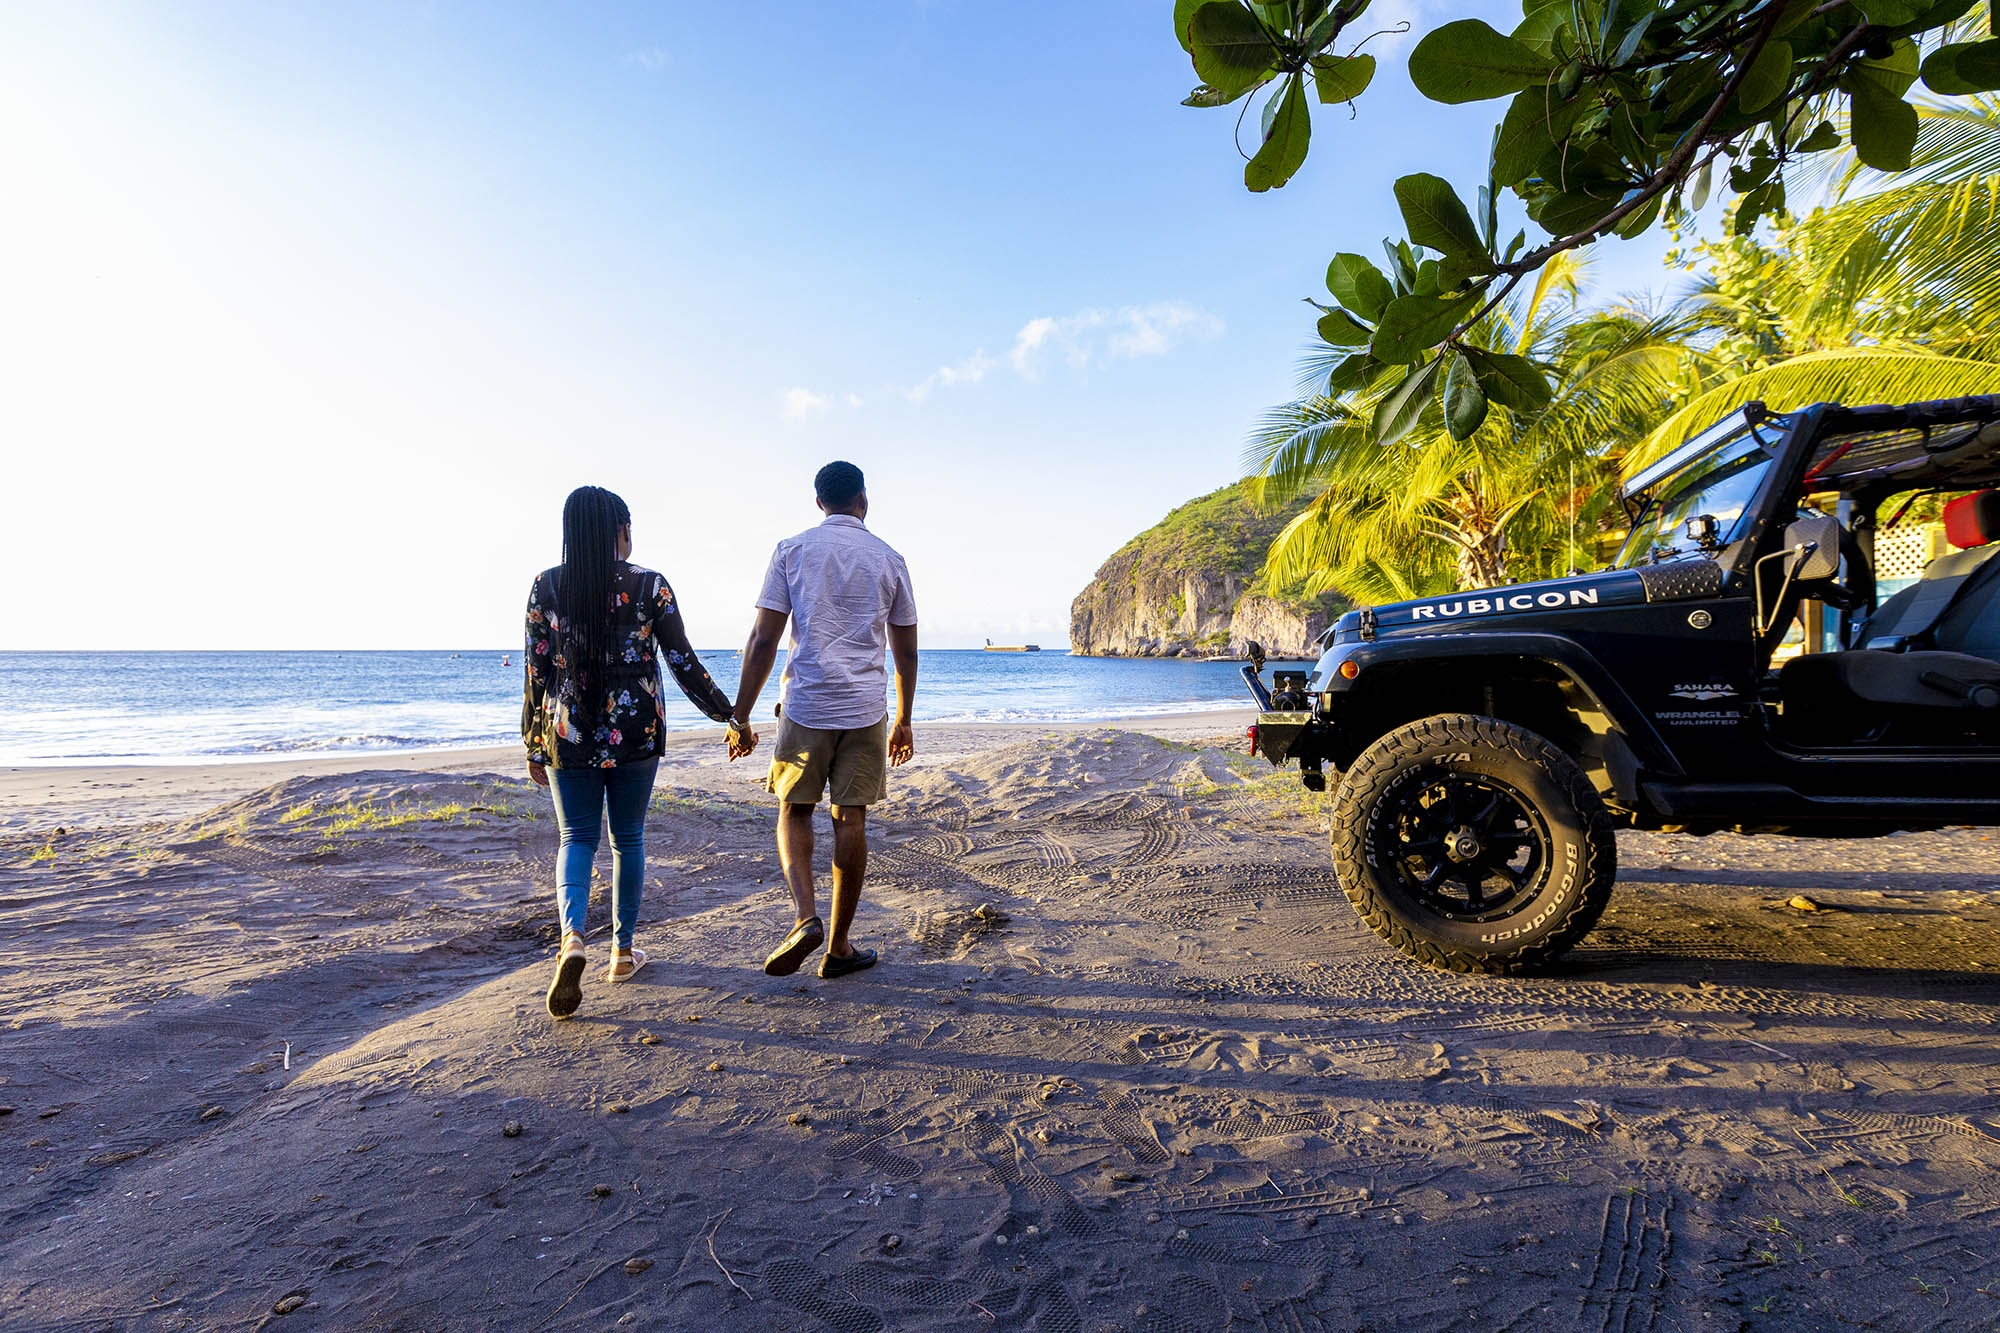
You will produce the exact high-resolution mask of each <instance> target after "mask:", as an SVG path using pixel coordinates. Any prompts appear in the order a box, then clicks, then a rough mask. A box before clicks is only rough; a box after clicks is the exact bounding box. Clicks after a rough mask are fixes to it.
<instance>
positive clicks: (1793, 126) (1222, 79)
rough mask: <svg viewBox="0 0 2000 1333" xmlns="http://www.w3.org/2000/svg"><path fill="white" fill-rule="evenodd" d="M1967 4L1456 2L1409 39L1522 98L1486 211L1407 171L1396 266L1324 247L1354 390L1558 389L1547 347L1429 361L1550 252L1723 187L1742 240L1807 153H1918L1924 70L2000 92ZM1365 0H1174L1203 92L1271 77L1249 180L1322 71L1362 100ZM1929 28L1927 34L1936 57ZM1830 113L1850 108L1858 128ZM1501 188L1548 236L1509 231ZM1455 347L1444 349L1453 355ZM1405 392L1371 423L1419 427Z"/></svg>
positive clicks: (1438, 91) (1205, 100) (1501, 92)
mask: <svg viewBox="0 0 2000 1333" xmlns="http://www.w3.org/2000/svg"><path fill="white" fill-rule="evenodd" d="M1973 4H1974V0H1845V3H1841V0H1832V2H1831V3H1820V2H1819V0H1564V2H1563V3H1551V2H1550V0H1525V3H1524V7H1523V15H1522V20H1521V22H1520V23H1519V24H1517V25H1516V26H1515V27H1514V29H1513V30H1512V31H1511V32H1501V31H1499V30H1497V29H1496V28H1494V27H1492V26H1490V25H1489V24H1488V23H1486V22H1485V21H1483V20H1481V19H1476V18H1458V19H1454V20H1452V21H1450V22H1446V23H1444V24H1442V25H1440V26H1439V27H1437V28H1435V29H1434V30H1432V31H1430V32H1428V33H1426V34H1425V35H1424V36H1423V37H1422V39H1421V40H1419V41H1418V42H1417V44H1416V46H1415V47H1414V48H1413V49H1412V51H1411V53H1410V57H1409V74H1410V78H1411V80H1412V82H1413V83H1414V84H1415V85H1416V87H1417V89H1418V90H1419V91H1420V92H1422V93H1423V94H1424V95H1425V96H1427V97H1430V98H1432V99H1433V100H1435V101H1439V102H1446V103H1467V102H1476V101H1485V100H1491V99H1499V98H1509V99H1511V100H1510V101H1509V102H1508V104H1507V106H1506V109H1505V110H1504V112H1501V113H1500V115H1499V125H1498V127H1497V129H1496V131H1495V133H1494V137H1493V148H1492V155H1491V159H1490V163H1489V170H1488V178H1487V181H1486V183H1485V185H1484V186H1483V187H1482V188H1481V189H1480V191H1479V195H1480V198H1479V205H1478V208H1477V209H1476V210H1475V209H1472V208H1468V207H1467V205H1466V203H1465V201H1464V199H1463V198H1462V197H1461V196H1460V195H1459V194H1458V193H1457V191H1455V190H1454V189H1453V188H1452V186H1451V185H1450V184H1449V183H1448V182H1446V181H1444V180H1442V179H1440V178H1439V177H1437V176H1435V175H1431V174H1429V173H1425V172H1415V173H1412V174H1410V175H1407V176H1405V177H1403V178H1402V179H1401V180H1399V181H1397V182H1396V185H1395V192H1396V199H1397V202H1398V204H1399V205H1400V206H1401V209H1402V215H1403V221H1404V225H1405V227H1406V229H1407V232H1408V239H1407V240H1404V241H1392V242H1390V244H1389V246H1388V250H1389V253H1390V268H1389V271H1388V272H1387V273H1384V272H1383V271H1381V270H1378V269H1376V268H1374V266H1372V265H1369V264H1367V263H1366V261H1362V260H1360V259H1359V258H1358V257H1357V256H1355V255H1353V254H1352V253H1342V254H1340V255H1338V256H1336V257H1335V259H1334V261H1333V264H1332V265H1331V266H1330V267H1329V271H1328V276H1327V286H1328V289H1329V290H1330V291H1331V292H1332V293H1333V296H1334V299H1335V300H1336V301H1337V302H1338V303H1339V306H1338V308H1339V310H1340V311H1341V312H1342V314H1341V316H1340V317H1339V318H1334V317H1333V316H1332V315H1331V313H1330V312H1324V311H1323V314H1326V318H1325V319H1324V320H1323V324H1324V327H1325V329H1326V330H1327V331H1328V332H1329V333H1330V334H1331V335H1334V337H1337V338H1338V340H1339V341H1338V343H1337V345H1339V346H1344V347H1360V346H1363V345H1364V344H1365V345H1366V346H1367V348H1368V358H1369V359H1368V360H1366V361H1362V362H1354V363H1351V364H1350V365H1349V366H1348V368H1347V370H1346V372H1345V378H1346V380H1347V384H1348V387H1350V388H1360V387H1363V386H1367V385H1377V384H1384V383H1386V384H1389V385H1391V386H1393V387H1394V388H1397V389H1405V388H1409V387H1411V386H1419V387H1423V388H1425V390H1426V391H1427V392H1429V393H1430V394H1432V395H1433V396H1434V397H1435V395H1438V394H1445V395H1451V396H1452V400H1453V401H1452V404H1451V406H1452V407H1453V411H1452V419H1453V420H1454V421H1456V422H1457V423H1458V424H1459V425H1461V426H1464V425H1466V424H1467V423H1469V422H1471V421H1472V419H1473V415H1474V412H1473V403H1474V401H1475V399H1474V391H1475V389H1476V391H1477V392H1478V393H1479V394H1481V395H1483V396H1484V397H1485V398H1487V399H1488V400H1490V401H1492V402H1495V403H1502V402H1504V399H1503V397H1502V395H1503V394H1508V395H1512V397H1513V399H1514V401H1516V402H1519V403H1523V404H1526V403H1531V402H1534V401H1537V400H1540V401H1548V400H1549V399H1551V398H1552V397H1554V396H1555V395H1556V394H1557V393H1558V392H1559V390H1558V387H1557V385H1556V384H1554V383H1553V382H1551V381H1550V379H1549V378H1548V377H1549V376H1550V375H1552V374H1555V373H1556V372H1555V371H1553V370H1546V369H1544V368H1543V367H1541V366H1539V365H1537V364H1534V363H1532V362H1530V363H1527V364H1516V363H1509V364H1508V365H1507V367H1506V369H1505V371H1504V372H1503V371H1495V370H1493V369H1491V368H1489V367H1486V366H1484V365H1482V363H1481V362H1480V361H1479V360H1477V359H1474V358H1469V357H1468V364H1469V369H1470V372H1471V378H1470V379H1469V380H1468V379H1467V378H1466V376H1464V375H1458V376H1454V375H1452V374H1449V373H1443V372H1440V371H1436V370H1432V371H1431V372H1430V373H1426V368H1427V367H1432V368H1435V367H1438V366H1440V365H1443V366H1445V367H1447V368H1455V367H1456V366H1457V365H1458V362H1457V361H1456V360H1455V359H1452V358H1453V357H1455V356H1457V355H1459V354H1463V353H1465V352H1466V351H1467V350H1468V349H1470V348H1475V347H1479V346H1480V341H1479V339H1478V338H1476V337H1474V336H1473V330H1474V329H1476V328H1478V327H1479V326H1480V324H1481V321H1482V320H1484V319H1486V318H1487V317H1489V316H1490V315H1491V314H1492V312H1493V311H1494V310H1495V309H1497V308H1498V307H1499V306H1501V305H1502V304H1503V303H1504V301H1505V300H1506V299H1507V297H1508V296H1509V294H1510V293H1512V292H1513V291H1514V290H1515V289H1516V287H1517V286H1518V285H1519V284H1521V283H1523V282H1524V281H1526V280H1528V279H1529V278H1531V277H1532V276H1534V275H1535V274H1537V273H1539V272H1541V271H1542V270H1543V267H1544V266H1545V265H1546V264H1548V263H1549V262H1550V261H1551V260H1552V259H1553V258H1554V257H1556V256H1558V255H1561V254H1563V253H1566V252H1569V251H1572V250H1575V249H1577V248H1579V247H1581V246H1584V245H1587V244H1589V243H1590V242H1592V241H1594V240H1596V239H1597V238H1599V237H1602V236H1608V235H1614V234H1615V235H1619V236H1626V237H1630V236H1635V235H1638V234H1639V233H1641V232H1644V231H1646V230H1647V229H1649V228H1651V227H1653V226H1655V225H1658V224H1659V223H1660V222H1661V220H1662V219H1666V220H1669V221H1671V220H1674V219H1678V218H1682V217H1685V216H1686V214H1687V211H1688V210H1689V209H1690V208H1693V207H1699V206H1700V204H1702V203H1705V202H1706V201H1707V200H1708V198H1709V196H1710V195H1711V193H1712V192H1713V191H1715V190H1716V189H1718V188H1723V189H1726V190H1727V191H1728V192H1729V193H1730V194H1732V195H1733V196H1735V199H1734V201H1733V202H1734V217H1735V219H1736V225H1737V228H1738V231H1739V233H1740V234H1741V235H1744V236H1748V235H1750V234H1752V233H1753V232H1754V231H1755V229H1756V226H1757V224H1758V222H1759V221H1760V220H1762V219H1765V218H1770V217H1775V216H1778V215H1780V214H1782V213H1783V212H1784V211H1785V208H1786V206H1787V203H1788V197H1787V175H1788V173H1790V174H1792V175H1796V174H1797V173H1798V171H1799V170H1800V168H1801V165H1802V164H1803V165H1805V166H1807V167H1810V165H1811V164H1812V163H1813V162H1814V160H1815V159H1817V158H1821V157H1824V156H1828V155H1832V154H1836V153H1841V152H1851V153H1852V154H1853V155H1854V156H1855V157H1857V158H1858V160H1859V161H1860V162H1861V163H1862V164H1864V165H1866V166H1868V167H1871V168H1874V169H1876V170H1879V171H1885V172H1900V171H1904V170H1908V169H1911V168H1912V163H1913V161H1916V160H1917V159H1918V154H1919V138H1920V132H1921V129H1922V125H1923V115H1922V109H1921V105H1913V104H1912V102H1911V101H1910V100H1909V99H1910V94H1911V91H1912V87H1913V85H1914V84H1915V83H1916V81H1917V79H1918V78H1919V76H1920V75H1921V77H1922V79H1923V82H1924V86H1925V87H1926V88H1928V89H1929V90H1930V93H1931V94H1933V95H1946V96H1963V95H1967V94H1972V93H1977V92H1982V91H1986V90H1992V89H1996V88H2000V40H1992V39H1985V40H1970V37H1971V34H1970V32H1968V31H1961V30H1962V29H1964V28H1965V27H1966V25H1965V24H1963V23H1960V22H1959V20H1960V18H1961V16H1963V15H1966V14H1967V13H1968V11H1970V10H1971V9H1972V8H1973ZM1366 9H1367V0H1343V3H1339V4H1333V3H1329V2H1328V0H1276V2H1274V3H1249V0H1176V3H1175V5H1174V11H1173V12H1174V19H1173V22H1174V29H1175V35H1176V37H1177V38H1178V39H1179V40H1180V42H1181V45H1182V46H1183V47H1184V48H1185V49H1186V50H1187V51H1188V53H1189V57H1190V60H1191V61H1192V63H1193V66H1194V70H1195V73H1196V74H1197V75H1198V76H1199V77H1200V78H1201V80H1202V86H1201V87H1199V88H1197V89H1196V90H1195V92H1194V93H1193V94H1192V95H1191V96H1190V97H1189V98H1188V103H1189V104H1190V105H1193V106H1203V107H1212V106H1218V105H1222V104H1224V103H1228V102H1233V101H1235V100H1237V99H1239V98H1241V97H1244V96H1246V95H1251V94H1253V93H1254V92H1255V91H1256V90H1258V89H1265V88H1268V89H1270V91H1269V93H1268V94H1267V97H1268V100H1267V102H1266V104H1265V108H1264V113H1263V120H1262V124H1263V126H1264V134H1263V138H1262V139H1261V141H1260V144H1259V147H1258V149H1257V151H1256V153H1255V154H1254V156H1252V157H1251V159H1250V161H1249V163H1248V164H1247V165H1246V167H1245V169H1244V183H1245V184H1246V185H1247V186H1248V187H1249V188H1250V189H1252V190H1257V191H1263V190H1269V189H1274V188H1277V187H1279V186H1282V185H1283V184H1284V183H1285V182H1286V181H1288V180H1290V179H1291V177H1292V176H1293V175H1294V174H1295V173H1296V172H1297V171H1298V170H1299V169H1300V167H1301V165H1302V164H1303V162H1304V160H1305V158H1306V156H1307V153H1308V149H1309V145H1310V138H1311V111H1312V101H1313V100H1314V99H1313V98H1309V97H1308V96H1307V95H1306V83H1307V81H1308V80H1310V81H1312V82H1313V84H1314V85H1315V88H1316V92H1317V98H1318V100H1319V101H1320V102H1322V103H1341V104H1348V103H1353V102H1354V101H1355V99H1356V98H1358V97H1360V96H1361V95H1362V94H1363V92H1364V91H1365V90H1366V89H1367V88H1369V87H1371V86H1373V82H1374V74H1375V69H1374V66H1373V62H1372V59H1370V58H1369V57H1368V56H1366V54H1365V53H1363V52H1361V51H1360V50H1359V49H1358V48H1359V45H1360V44H1361V43H1359V42H1355V41H1353V39H1352V38H1351V37H1348V40H1347V41H1346V42H1345V43H1343V40H1342V39H1343V37H1347V35H1348V32H1349V29H1350V27H1351V25H1352V24H1354V23H1355V22H1356V21H1358V20H1361V19H1362V18H1363V12H1364V11H1365V10H1366ZM1954 25H1956V26H1954ZM1357 31H1365V29H1362V30H1357ZM1947 37H1949V38H1950V39H1951V40H1948V41H1943V44H1942V45H1940V41H1941V40H1943V39H1944V38H1947ZM1362 41H1363V42H1365V41H1366V38H1365V37H1364V38H1362ZM1920 43H1925V44H1928V45H1929V46H1931V47H1934V48H1935V49H1934V50H1932V51H1931V54H1930V58H1929V59H1928V60H1922V61H1921V62H1920V56H1921V54H1922V53H1921V51H1920V49H1919V48H1920ZM1364 61H1366V62H1368V63H1366V64H1363V63H1362V62H1364ZM1837 122H1845V123H1847V124H1848V125H1850V126H1851V139H1850V140H1848V141H1846V142H1843V139H1842V137H1841V135H1840V134H1839V133H1838V131H1837V130H1835V129H1834V128H1833V127H1834V125H1835V124H1836V123H1837ZM1503 192H1504V193H1508V194H1511V195H1512V196H1513V198H1514V200H1515V202H1516V204H1517V205H1518V207H1519V208H1520V210H1521V211H1523V212H1525V213H1526V215H1527V217H1528V218H1529V219H1531V220H1532V221H1533V222H1534V224H1535V225H1536V226H1537V227H1538V228H1539V229H1540V231H1541V232H1542V233H1544V234H1545V238H1546V239H1544V240H1542V241H1541V243H1539V244H1534V245H1530V244H1529V243H1528V238H1527V235H1526V234H1525V233H1521V234H1518V235H1515V236H1513V237H1511V238H1508V239H1503V236H1502V233H1501V230H1500V227H1499V225H1498V223H1499V202H1498V196H1499V195H1500V194H1501V193H1503ZM1357 329H1358V330H1360V331H1365V333H1366V335H1367V336H1366V337H1365V338H1364V337H1361V336H1357ZM1334 337H1330V338H1329V341H1333V340H1334ZM1441 348H1442V349H1444V350H1445V352H1447V353H1449V354H1450V355H1448V356H1445V357H1442V358H1441V356H1440V349H1441ZM1487 350H1491V349H1487ZM1398 368H1401V369H1398ZM1529 379H1541V380H1542V381H1543V384H1542V387H1541V389H1539V390H1537V389H1534V388H1532V387H1530V386H1529V385H1528V384H1527V383H1526V381H1527V380H1529ZM1496 381H1499V382H1500V385H1499V387H1497V388H1496ZM1407 397H1408V395H1407V394H1406V395H1405V398H1406V399H1407ZM1413 406H1414V405H1413V404H1411V403H1409V402H1407V401H1404V402H1401V403H1400V404H1399V407H1398V410H1394V411H1386V412H1382V413H1379V414H1373V415H1372V416H1371V420H1377V419H1379V423H1380V425H1382V426H1383V427H1387V428H1397V429H1400V430H1408V429H1410V415H1411V413H1410V410H1407V409H1411V408H1412V407H1413ZM1446 406H1447V404H1444V403H1439V404H1438V407H1439V411H1440V413H1442V412H1443V411H1444V410H1445V407H1446ZM1510 410H1514V409H1512V408H1510ZM1519 410H1523V411H1526V410H1532V409H1531V408H1528V407H1522V408H1520V409H1519ZM1473 429H1476V427H1473Z"/></svg>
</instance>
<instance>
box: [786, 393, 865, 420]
mask: <svg viewBox="0 0 2000 1333" xmlns="http://www.w3.org/2000/svg"><path fill="white" fill-rule="evenodd" d="M849 396H850V397H852V395H849ZM780 397H782V398H783V399H784V403H785V415H786V416H788V417H790V418H791V419H792V420H793V421H804V420H805V419H806V418H807V417H809V416H811V415H812V414H813V413H815V412H824V411H825V410H826V403H827V399H826V395H825V394H819V393H814V392H813V391H812V390H811V389H800V388H793V389H787V390H785V392H784V393H783V394H781V395H780Z"/></svg>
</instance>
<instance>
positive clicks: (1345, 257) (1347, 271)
mask: <svg viewBox="0 0 2000 1333" xmlns="http://www.w3.org/2000/svg"><path fill="white" fill-rule="evenodd" d="M1326 289H1327V290H1328V291H1330V292H1332V293H1333V299H1334V300H1336V301H1338V302H1340V303H1341V304H1342V305H1344V306H1346V307H1347V308H1348V309H1349V310H1352V311H1353V312H1354V313H1355V314H1357V315H1359V316H1361V318H1363V319H1380V318H1382V311H1383V308H1384V307H1386V306H1387V305H1388V304H1389V301H1390V299H1391V298H1393V297H1394V296H1395V295H1396V289H1395V288H1394V287H1391V286H1390V285H1389V280H1388V279H1387V278H1385V277H1383V276H1382V270H1380V269H1378V268H1376V267H1375V266H1374V265H1373V264H1371V263H1369V262H1368V261H1367V260H1365V259H1363V258H1362V257H1361V256H1360V255H1350V254H1345V253H1343V254H1337V255H1335V256H1334V257H1333V262H1332V263H1330V264H1328V265H1327V266H1326Z"/></svg>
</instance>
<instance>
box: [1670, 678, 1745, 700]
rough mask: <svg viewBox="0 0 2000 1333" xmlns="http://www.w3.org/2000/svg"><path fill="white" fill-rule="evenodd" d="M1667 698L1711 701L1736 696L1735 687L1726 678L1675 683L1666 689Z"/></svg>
mask: <svg viewBox="0 0 2000 1333" xmlns="http://www.w3.org/2000/svg"><path fill="white" fill-rule="evenodd" d="M1667 697H1668V698H1669V699H1692V700H1694V701H1695V702H1696V703H1704V704H1706V703H1713V702H1715V701H1716V700H1717V699H1734V698H1736V687H1735V686H1734V685H1731V684H1730V683H1729V682H1728V681H1726V680H1712V681H1707V682H1699V681H1697V682H1690V683H1687V684H1682V685H1676V686H1674V687H1673V688H1672V689H1671V690H1668V691H1667Z"/></svg>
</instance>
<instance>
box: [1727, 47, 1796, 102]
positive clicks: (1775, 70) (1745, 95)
mask: <svg viewBox="0 0 2000 1333" xmlns="http://www.w3.org/2000/svg"><path fill="white" fill-rule="evenodd" d="M1791 84H1792V44H1791V43H1790V42H1766V43H1764V49H1763V50H1761V51H1759V52H1758V53H1757V58H1756V59H1755V60H1753V61H1751V62H1750V68H1749V69H1746V70H1745V71H1743V82H1742V83H1740V84H1738V85H1737V88H1736V103H1737V105H1738V106H1740V107H1742V108H1743V109H1744V110H1745V111H1762V110H1763V109H1764V108H1765V107H1767V106H1769V105H1771V103H1772V102H1774V101H1776V100H1777V99H1778V97H1779V95H1780V94H1782V93H1783V92H1784V91H1785V89H1787V88H1789V87H1791Z"/></svg>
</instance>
